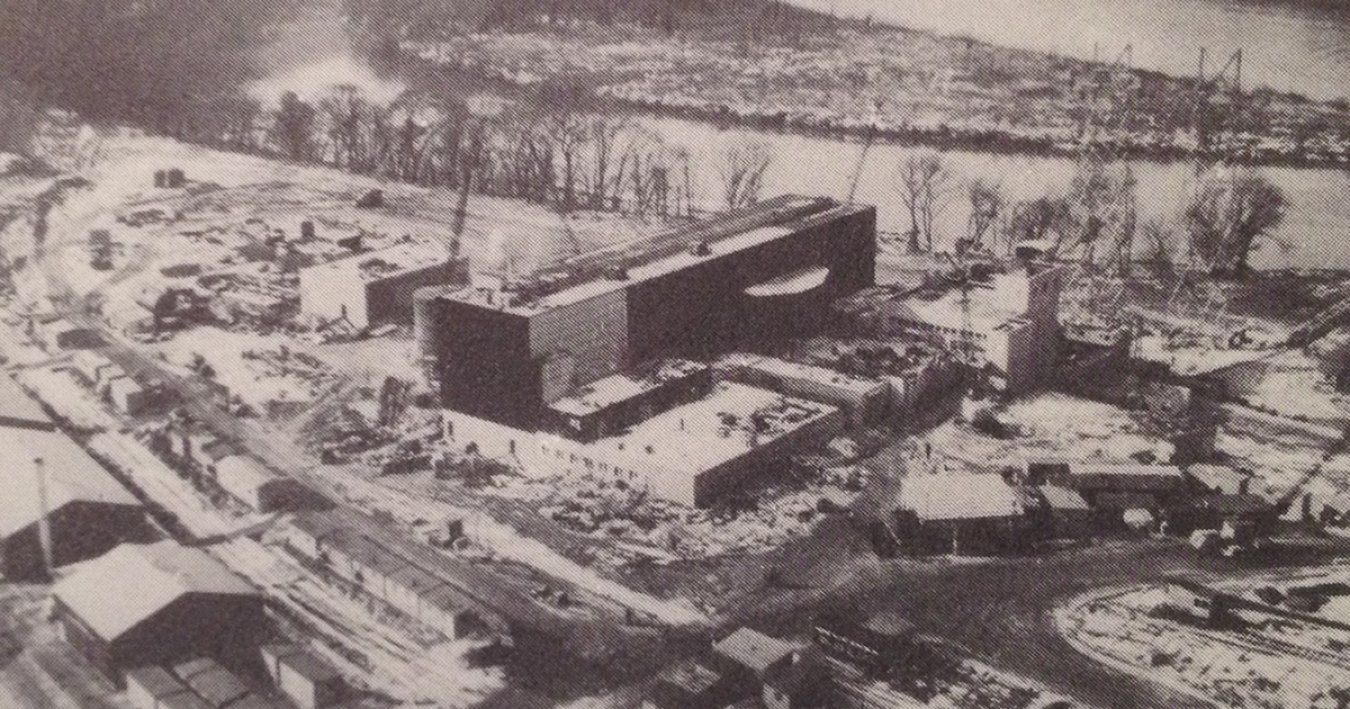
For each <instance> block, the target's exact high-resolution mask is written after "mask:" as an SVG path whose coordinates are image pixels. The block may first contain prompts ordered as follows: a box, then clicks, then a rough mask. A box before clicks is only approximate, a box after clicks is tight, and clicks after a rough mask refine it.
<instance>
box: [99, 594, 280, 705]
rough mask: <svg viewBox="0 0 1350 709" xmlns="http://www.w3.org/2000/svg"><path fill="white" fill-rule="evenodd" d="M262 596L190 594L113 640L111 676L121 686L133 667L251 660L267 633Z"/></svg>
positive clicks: (238, 663) (233, 663)
mask: <svg viewBox="0 0 1350 709" xmlns="http://www.w3.org/2000/svg"><path fill="white" fill-rule="evenodd" d="M268 632H269V626H268V621H267V616H266V614H265V613H264V611H263V599H262V597H261V596H235V595H213V594H205V593H191V594H188V595H185V596H182V597H180V598H179V599H178V600H177V601H174V602H173V603H171V604H169V605H168V607H166V608H163V609H161V610H160V611H159V612H158V613H156V614H154V615H152V616H151V617H150V618H148V619H146V620H145V621H144V622H142V623H140V624H139V625H137V626H136V627H134V628H132V629H131V630H130V631H128V632H127V633H126V634H124V635H123V636H122V637H120V638H116V639H114V640H113V641H112V643H111V644H110V645H109V648H108V657H109V659H110V661H111V663H112V666H113V670H114V671H113V673H112V675H110V676H111V677H112V679H113V681H114V682H116V683H117V684H118V686H119V687H120V686H122V682H123V681H124V680H123V677H122V673H123V672H125V671H126V670H128V669H131V668H133V667H143V666H146V665H166V664H172V663H174V662H178V661H181V660H188V659H192V658H195V657H212V658H215V659H217V660H219V661H220V662H221V663H222V664H225V665H226V666H230V667H238V666H242V665H247V664H248V663H250V662H252V661H253V660H254V658H256V657H257V656H258V647H259V646H261V645H262V643H263V642H264V641H265V640H266V639H267V638H268V637H269V636H268Z"/></svg>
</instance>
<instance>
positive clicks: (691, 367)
mask: <svg viewBox="0 0 1350 709" xmlns="http://www.w3.org/2000/svg"><path fill="white" fill-rule="evenodd" d="M706 371H708V366H707V365H706V364H702V363H699V362H691V361H689V360H682V359H675V360H668V361H666V362H662V363H661V364H660V366H659V367H657V368H656V371H654V372H653V373H651V374H649V375H647V376H642V375H638V374H633V373H626V372H625V373H620V374H614V375H611V376H608V377H605V378H604V379H600V380H597V381H594V382H591V383H590V384H587V385H585V386H583V387H581V388H580V389H578V390H577V392H576V393H575V394H573V395H571V396H567V397H564V398H562V399H559V400H557V401H555V402H553V403H552V404H549V408H550V409H553V410H554V411H558V412H560V413H564V414H570V415H573V416H585V415H586V414H589V413H594V412H596V411H600V410H601V409H605V408H608V407H610V406H613V405H615V404H618V403H620V402H623V401H627V400H629V399H633V398H636V397H638V396H641V395H642V394H645V393H647V392H649V391H653V390H655V389H659V388H660V387H661V386H662V385H664V384H667V383H668V382H671V381H675V380H679V379H683V378H685V377H688V376H691V375H693V374H696V373H698V372H706Z"/></svg>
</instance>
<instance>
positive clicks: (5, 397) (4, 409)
mask: <svg viewBox="0 0 1350 709" xmlns="http://www.w3.org/2000/svg"><path fill="white" fill-rule="evenodd" d="M5 419H9V420H10V421H15V422H21V423H25V424H30V425H34V426H43V427H46V426H51V425H52V420H51V418H50V417H48V416H47V412H46V411H44V410H43V408H42V405H41V404H39V403H38V402H37V401H36V400H35V399H33V397H31V396H29V395H28V393H27V392H25V391H24V390H23V388H22V387H20V386H19V383H18V382H16V381H14V380H13V379H12V378H10V376H9V375H7V374H4V373H3V372H0V425H3V421H4V420H5Z"/></svg>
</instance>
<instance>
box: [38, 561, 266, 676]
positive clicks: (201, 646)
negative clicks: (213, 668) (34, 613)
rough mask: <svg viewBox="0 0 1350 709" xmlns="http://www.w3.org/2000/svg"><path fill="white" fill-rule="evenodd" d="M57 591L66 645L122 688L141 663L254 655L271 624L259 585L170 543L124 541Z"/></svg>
mask: <svg viewBox="0 0 1350 709" xmlns="http://www.w3.org/2000/svg"><path fill="white" fill-rule="evenodd" d="M52 596H53V615H54V617H55V618H56V620H57V623H58V624H59V627H60V631H61V634H62V636H63V637H64V638H65V640H66V642H67V643H69V644H70V645H71V646H72V647H73V648H74V649H75V650H76V651H77V652H78V653H79V654H80V655H82V656H84V658H85V659H86V660H87V661H88V662H89V663H90V664H91V665H93V666H94V667H96V668H98V669H99V670H100V671H102V672H103V673H104V674H105V675H106V676H107V677H108V678H109V679H111V680H112V681H113V682H114V683H115V684H117V685H118V686H122V684H123V681H124V676H125V675H124V673H125V672H126V671H127V670H129V669H134V668H137V667H145V666H150V665H169V664H174V663H178V662H183V661H185V660H189V659H192V658H200V657H215V658H221V659H223V660H224V659H228V658H252V657H254V654H255V653H256V652H257V647H258V645H259V644H261V641H262V639H263V638H264V636H265V634H266V632H267V629H268V623H267V618H266V615H265V614H264V611H263V597H262V594H261V593H260V592H259V591H258V590H257V589H255V588H254V587H253V586H251V585H250V584H249V583H248V582H247V581H245V580H244V579H242V578H240V577H239V576H236V575H235V574H234V573H233V572H231V571H230V570H229V569H227V568H226V567H225V565H224V564H222V563H220V562H219V561H217V560H216V559H215V558H213V557H211V556H210V555H209V554H207V553H206V552H205V551H202V550H201V549H194V548H190V547H183V546H179V545H178V544H177V543H175V542H170V541H165V542H158V543H155V544H123V545H121V546H119V547H117V548H116V549H113V550H112V551H110V552H108V553H107V554H104V555H103V556H101V557H99V558H97V559H94V560H91V561H89V562H86V563H85V564H84V565H82V566H81V567H80V568H79V569H78V570H77V571H76V572H75V573H73V574H71V575H70V576H68V577H66V578H64V579H62V580H61V581H60V582H58V583H57V584H56V586H55V588H54V589H53V592H52ZM180 679H181V677H180ZM184 683H185V684H188V682H184ZM189 686H190V685H189Z"/></svg>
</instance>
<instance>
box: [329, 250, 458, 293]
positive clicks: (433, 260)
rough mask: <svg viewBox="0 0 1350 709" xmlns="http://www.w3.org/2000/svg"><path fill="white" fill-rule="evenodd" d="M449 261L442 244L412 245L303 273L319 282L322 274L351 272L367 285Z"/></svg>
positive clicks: (349, 258) (356, 256)
mask: <svg viewBox="0 0 1350 709" xmlns="http://www.w3.org/2000/svg"><path fill="white" fill-rule="evenodd" d="M449 259H450V254H449V252H447V251H446V247H445V246H444V245H443V244H437V243H434V242H414V243H410V244H396V245H394V246H390V247H387V248H383V249H377V250H375V251H364V252H361V253H359V254H352V255H350V256H344V257H342V258H339V259H334V260H332V261H328V262H325V263H320V264H315V265H313V266H310V267H309V268H306V269H304V272H305V273H306V274H312V275H314V276H315V277H318V278H322V277H323V274H324V273H326V272H333V271H339V270H348V271H351V270H354V271H356V273H357V274H358V275H359V276H360V278H361V280H362V281H364V282H366V283H370V282H372V281H379V280H382V279H385V278H390V277H392V276H398V275H402V274H404V273H407V272H409V271H416V270H419V269H423V268H428V267H430V266H435V265H437V264H442V265H444V264H448V263H449Z"/></svg>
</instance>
